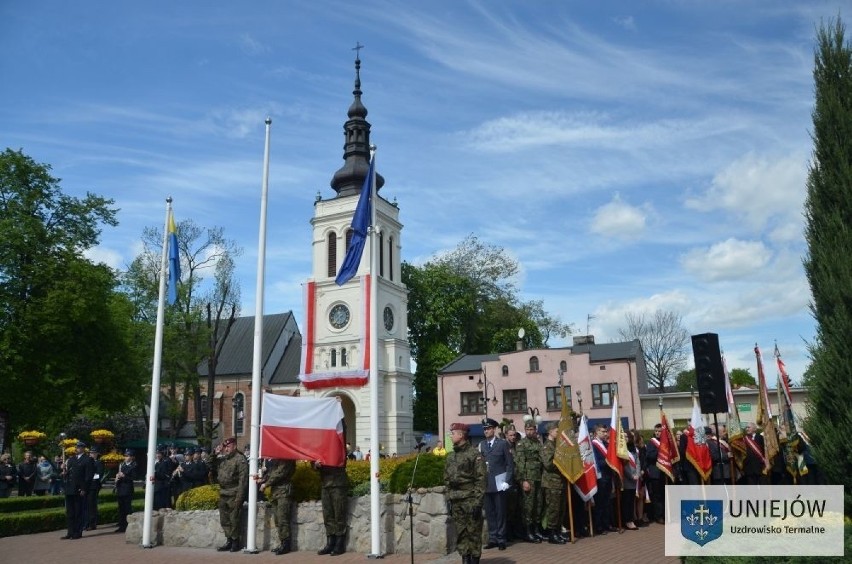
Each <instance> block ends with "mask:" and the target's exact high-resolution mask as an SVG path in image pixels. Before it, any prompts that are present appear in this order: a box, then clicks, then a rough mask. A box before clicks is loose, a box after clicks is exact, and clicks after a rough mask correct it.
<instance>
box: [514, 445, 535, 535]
mask: <svg viewBox="0 0 852 564" xmlns="http://www.w3.org/2000/svg"><path fill="white" fill-rule="evenodd" d="M515 473H516V475H517V477H518V484H519V485H520V489H521V503H522V508H523V518H524V526H525V527H526V534H525V536H524V539H525V540H526V541H528V542H541V541H540V540H539V539H538V538H536V537H535V536H534V535H535V527H536V526H537V525H538V524H539V522H540V521H541V520H540V518H539V513H540V507H539V499H540V491H539V490H540V488H541V443H540V442H539V441H538V440H537V439H530V438H529V437H524V438H522V439H521V440H520V442H519V443H518V446H517V447H515ZM524 482H527V483H528V484H529V487H530V489H529V491H524Z"/></svg>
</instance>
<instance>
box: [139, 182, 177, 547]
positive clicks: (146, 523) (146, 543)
mask: <svg viewBox="0 0 852 564" xmlns="http://www.w3.org/2000/svg"><path fill="white" fill-rule="evenodd" d="M171 214H172V198H171V196H169V197H168V198H166V221H165V224H164V225H163V256H162V258H161V259H160V294H159V299H158V301H157V325H156V331H155V334H154V366H153V368H152V369H151V408H150V410H149V419H148V461H147V464H146V466H145V476H146V477H147V480H145V517H144V519H143V521H142V547H143V548H153V546H154V545H153V544H152V542H151V520H152V516H153V515H152V512H153V510H154V458H155V456H154V453H156V452H157V427H158V426H159V425H158V423H159V420H160V370H161V369H162V366H163V318H164V317H165V312H166V269H167V268H168V258H169V218H170V217H171Z"/></svg>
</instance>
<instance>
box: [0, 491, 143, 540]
mask: <svg viewBox="0 0 852 564" xmlns="http://www.w3.org/2000/svg"><path fill="white" fill-rule="evenodd" d="M54 497H58V496H54ZM144 508H145V500H144V499H134V500H133V510H134V511H142V510H143V509H144ZM98 519H99V521H100V522H102V523H115V522H116V521H118V503H117V502H112V503H104V504H99V505H98ZM66 526H67V523H66V520H65V508H64V507H62V508H52V509H43V510H41V511H20V512H17V513H3V514H0V537H11V536H15V535H30V534H33V533H44V532H49V531H59V530H62V529H64V528H65V527H66Z"/></svg>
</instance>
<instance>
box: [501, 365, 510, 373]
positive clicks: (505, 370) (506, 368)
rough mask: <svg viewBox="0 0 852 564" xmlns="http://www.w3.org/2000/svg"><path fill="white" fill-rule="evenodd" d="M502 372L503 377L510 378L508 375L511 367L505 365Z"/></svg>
mask: <svg viewBox="0 0 852 564" xmlns="http://www.w3.org/2000/svg"><path fill="white" fill-rule="evenodd" d="M502 370H503V376H508V375H509V367H508V366H506V365H505V364H504V365H503V369H502Z"/></svg>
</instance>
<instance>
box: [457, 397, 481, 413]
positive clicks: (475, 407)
mask: <svg viewBox="0 0 852 564" xmlns="http://www.w3.org/2000/svg"><path fill="white" fill-rule="evenodd" d="M483 408H484V406H483V405H482V392H462V393H461V415H480V414H482V413H485V411H484V409H483Z"/></svg>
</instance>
